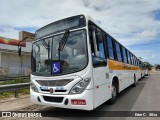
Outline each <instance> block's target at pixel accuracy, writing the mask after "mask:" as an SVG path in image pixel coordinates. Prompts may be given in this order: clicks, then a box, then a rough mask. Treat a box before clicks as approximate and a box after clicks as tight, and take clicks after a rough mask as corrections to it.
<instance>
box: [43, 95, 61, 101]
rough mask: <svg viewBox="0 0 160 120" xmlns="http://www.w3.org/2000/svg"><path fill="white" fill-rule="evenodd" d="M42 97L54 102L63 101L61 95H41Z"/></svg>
mask: <svg viewBox="0 0 160 120" xmlns="http://www.w3.org/2000/svg"><path fill="white" fill-rule="evenodd" d="M43 99H44V100H45V101H47V102H55V103H61V102H62V101H63V97H50V96H43Z"/></svg>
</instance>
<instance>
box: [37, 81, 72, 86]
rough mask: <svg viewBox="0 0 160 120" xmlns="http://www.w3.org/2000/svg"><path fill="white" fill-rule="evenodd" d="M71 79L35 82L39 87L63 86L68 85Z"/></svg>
mask: <svg viewBox="0 0 160 120" xmlns="http://www.w3.org/2000/svg"><path fill="white" fill-rule="evenodd" d="M72 80H73V79H64V80H36V82H38V83H39V84H40V85H41V86H65V85H67V84H68V83H70V82H71V81H72Z"/></svg>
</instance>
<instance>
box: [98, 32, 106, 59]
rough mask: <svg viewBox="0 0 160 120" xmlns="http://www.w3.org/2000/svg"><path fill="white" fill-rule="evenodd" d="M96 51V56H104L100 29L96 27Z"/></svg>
mask: <svg viewBox="0 0 160 120" xmlns="http://www.w3.org/2000/svg"><path fill="white" fill-rule="evenodd" d="M96 42H97V53H96V56H97V57H100V58H105V50H104V41H103V34H102V31H101V30H99V29H97V31H96Z"/></svg>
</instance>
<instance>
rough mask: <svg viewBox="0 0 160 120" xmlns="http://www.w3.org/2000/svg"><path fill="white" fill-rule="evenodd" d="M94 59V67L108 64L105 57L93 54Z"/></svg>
mask: <svg viewBox="0 0 160 120" xmlns="http://www.w3.org/2000/svg"><path fill="white" fill-rule="evenodd" d="M92 59H93V66H94V67H102V66H106V65H107V60H106V59H105V58H100V57H96V56H93V57H92Z"/></svg>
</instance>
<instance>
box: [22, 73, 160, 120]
mask: <svg viewBox="0 0 160 120" xmlns="http://www.w3.org/2000/svg"><path fill="white" fill-rule="evenodd" d="M24 110H27V108H26V109H24ZM28 110H29V109H28ZM40 111H52V113H54V112H56V111H60V113H59V115H58V117H55V116H54V115H53V114H51V112H49V113H48V115H49V116H52V117H48V118H47V119H49V120H53V119H55V120H57V119H58V120H63V119H68V120H70V119H73V120H75V119H85V118H87V119H96V120H97V119H106V117H104V116H103V117H99V116H100V115H98V117H89V118H88V117H85V116H84V115H86V113H85V112H86V111H79V110H68V109H60V108H54V107H46V108H42V109H41V108H40ZM101 111H103V112H104V111H160V72H154V73H150V74H149V75H148V76H146V77H145V78H143V79H141V80H139V81H138V83H137V86H136V87H129V88H127V89H126V90H124V91H123V92H121V93H120V94H119V96H118V98H117V102H116V103H115V104H114V105H109V104H108V103H107V102H106V103H104V104H102V105H101V106H99V107H98V108H97V109H95V110H94V112H90V113H89V112H87V114H91V115H92V113H93V114H95V113H96V114H101ZM64 113H69V114H70V116H71V117H68V118H66V117H61V116H63V114H64ZM72 115H73V116H75V115H77V116H79V115H81V116H82V117H83V116H84V118H78V117H76V118H75V117H74V118H73V117H72ZM93 116H94V115H93ZM41 119H46V118H41ZM108 119H109V120H115V119H118V120H137V119H140V120H159V119H160V118H157V117H152V118H149V117H147V118H146V117H143V118H142V117H141V118H139V117H132V118H131V117H127V118H124V117H121V118H119V117H116V118H113V117H110V118H108ZM37 120H40V119H39V118H38V119H37Z"/></svg>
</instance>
